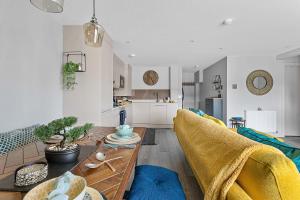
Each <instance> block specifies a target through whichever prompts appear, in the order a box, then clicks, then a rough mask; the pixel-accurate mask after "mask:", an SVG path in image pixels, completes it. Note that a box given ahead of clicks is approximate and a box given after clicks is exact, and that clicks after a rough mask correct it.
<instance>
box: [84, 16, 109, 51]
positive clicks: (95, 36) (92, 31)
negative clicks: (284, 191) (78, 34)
mask: <svg viewBox="0 0 300 200" xmlns="http://www.w3.org/2000/svg"><path fill="white" fill-rule="evenodd" d="M83 31H84V38H85V39H84V42H85V44H86V45H88V46H92V47H101V45H102V41H103V37H104V33H105V31H104V28H103V27H102V26H101V25H100V24H98V23H97V21H94V20H93V19H92V20H91V21H90V22H88V23H85V24H84V25H83Z"/></svg>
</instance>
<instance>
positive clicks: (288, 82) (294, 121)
mask: <svg viewBox="0 0 300 200" xmlns="http://www.w3.org/2000/svg"><path fill="white" fill-rule="evenodd" d="M284 98H285V99H284V112H285V113H284V123H285V135H286V136H300V65H299V64H298V65H286V66H285V73H284Z"/></svg>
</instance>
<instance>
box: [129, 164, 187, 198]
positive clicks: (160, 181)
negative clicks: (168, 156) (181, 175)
mask: <svg viewBox="0 0 300 200" xmlns="http://www.w3.org/2000/svg"><path fill="white" fill-rule="evenodd" d="M168 199H170V200H184V199H185V194H184V192H183V189H182V186H181V183H180V181H179V179H178V175H177V173H176V172H173V171H171V170H168V169H166V168H162V167H157V166H151V165H140V166H137V167H136V168H135V177H134V180H133V183H132V186H131V189H130V192H129V194H128V200H168Z"/></svg>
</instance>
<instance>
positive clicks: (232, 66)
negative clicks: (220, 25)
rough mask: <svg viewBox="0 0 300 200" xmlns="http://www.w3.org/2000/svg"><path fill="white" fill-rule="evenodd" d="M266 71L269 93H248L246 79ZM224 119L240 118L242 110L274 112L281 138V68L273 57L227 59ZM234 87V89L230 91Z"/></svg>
mask: <svg viewBox="0 0 300 200" xmlns="http://www.w3.org/2000/svg"><path fill="white" fill-rule="evenodd" d="M259 69H262V70H266V71H268V72H269V73H270V74H271V75H272V77H273V88H272V90H271V91H270V92H269V93H267V94H266V95H263V96H256V95H254V94H252V93H250V92H249V91H248V89H247V86H246V79H247V76H248V75H249V74H250V73H251V72H252V71H254V70H259ZM227 84H228V88H227V102H228V103H227V116H228V119H230V118H231V117H233V116H244V111H245V110H257V108H258V107H261V108H262V109H263V110H275V111H277V129H278V136H283V135H284V67H283V65H282V64H280V63H278V62H277V61H276V59H275V57H273V56H240V57H238V56H237V57H234V56H229V57H227ZM232 84H237V89H232Z"/></svg>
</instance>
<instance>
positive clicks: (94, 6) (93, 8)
mask: <svg viewBox="0 0 300 200" xmlns="http://www.w3.org/2000/svg"><path fill="white" fill-rule="evenodd" d="M93 18H96V17H95V0H93Z"/></svg>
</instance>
